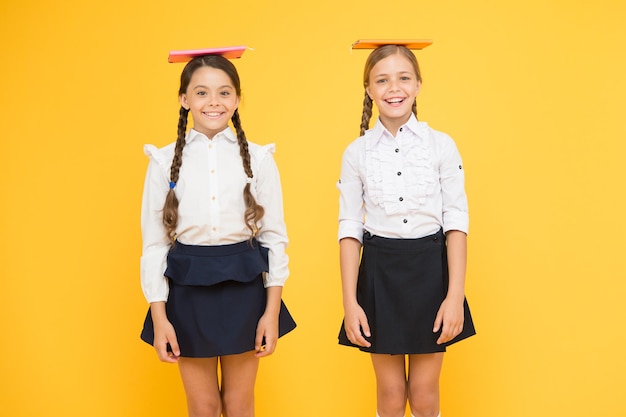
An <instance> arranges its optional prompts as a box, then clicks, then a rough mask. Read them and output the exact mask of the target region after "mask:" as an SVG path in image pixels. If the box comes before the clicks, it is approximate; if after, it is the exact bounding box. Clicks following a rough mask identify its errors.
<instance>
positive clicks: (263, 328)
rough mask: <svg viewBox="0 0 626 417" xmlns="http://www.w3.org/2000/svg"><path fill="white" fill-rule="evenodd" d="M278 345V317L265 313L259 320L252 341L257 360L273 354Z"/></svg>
mask: <svg viewBox="0 0 626 417" xmlns="http://www.w3.org/2000/svg"><path fill="white" fill-rule="evenodd" d="M277 343H278V315H276V314H271V313H268V312H265V314H263V315H262V316H261V318H260V319H259V324H258V325H257V328H256V338H255V340H254V350H256V354H255V355H254V356H256V357H257V358H262V357H264V356H269V355H271V354H272V353H274V350H275V349H276V344H277Z"/></svg>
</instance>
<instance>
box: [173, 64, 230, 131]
mask: <svg viewBox="0 0 626 417" xmlns="http://www.w3.org/2000/svg"><path fill="white" fill-rule="evenodd" d="M180 104H181V106H183V107H184V108H185V109H188V110H189V111H191V115H192V116H193V124H194V126H193V128H194V129H195V130H197V131H198V132H200V133H203V134H205V135H206V136H207V137H208V138H209V139H213V136H215V135H216V134H217V133H219V132H221V131H222V130H224V129H225V128H226V126H228V121H229V120H230V119H231V117H233V114H234V113H235V110H237V106H239V97H238V96H237V92H236V91H235V87H234V86H233V83H232V81H231V80H230V77H229V76H228V74H226V73H225V72H224V71H222V70H220V69H217V68H213V67H200V68H198V69H197V70H196V71H195V72H194V73H193V75H192V76H191V81H190V82H189V86H188V87H187V91H186V92H185V93H184V94H181V96H180Z"/></svg>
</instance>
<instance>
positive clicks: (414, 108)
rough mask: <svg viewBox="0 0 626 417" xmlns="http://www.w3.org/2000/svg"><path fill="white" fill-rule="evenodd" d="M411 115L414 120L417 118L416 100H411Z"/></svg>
mask: <svg viewBox="0 0 626 417" xmlns="http://www.w3.org/2000/svg"><path fill="white" fill-rule="evenodd" d="M412 110H413V114H414V115H415V118H417V99H415V100H413V108H412Z"/></svg>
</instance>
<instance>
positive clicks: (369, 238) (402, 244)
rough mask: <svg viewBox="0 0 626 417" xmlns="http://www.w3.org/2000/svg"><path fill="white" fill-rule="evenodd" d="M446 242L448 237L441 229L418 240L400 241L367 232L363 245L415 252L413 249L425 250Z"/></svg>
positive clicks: (364, 235)
mask: <svg viewBox="0 0 626 417" xmlns="http://www.w3.org/2000/svg"><path fill="white" fill-rule="evenodd" d="M445 241H446V235H445V234H444V233H443V229H439V231H438V232H437V233H434V234H432V235H428V236H424V237H419V238H416V239H400V238H389V237H381V236H376V235H372V234H371V233H370V232H368V231H366V232H365V233H364V234H363V245H364V246H365V245H367V246H374V247H379V248H389V249H404V250H407V249H409V250H413V249H423V248H427V247H428V246H432V245H433V244H437V245H439V244H444V243H445Z"/></svg>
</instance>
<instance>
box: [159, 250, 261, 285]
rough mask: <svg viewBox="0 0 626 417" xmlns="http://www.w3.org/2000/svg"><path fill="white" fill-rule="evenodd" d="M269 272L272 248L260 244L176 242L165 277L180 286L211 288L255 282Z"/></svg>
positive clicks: (168, 261) (168, 259)
mask: <svg viewBox="0 0 626 417" xmlns="http://www.w3.org/2000/svg"><path fill="white" fill-rule="evenodd" d="M268 270H269V266H268V249H267V248H264V247H262V246H260V245H259V244H258V243H257V242H256V241H253V242H252V246H251V244H250V243H249V242H247V241H246V242H240V243H237V244H234V245H223V246H193V245H183V244H181V243H179V242H176V245H175V246H174V248H173V249H172V250H171V251H170V253H169V254H168V256H167V269H166V271H165V276H166V277H168V278H169V279H170V280H172V281H174V282H175V283H176V284H178V285H186V286H211V285H216V284H219V283H221V282H225V281H237V282H252V281H254V279H256V278H257V277H258V276H259V275H260V274H262V273H263V272H267V271H268Z"/></svg>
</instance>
